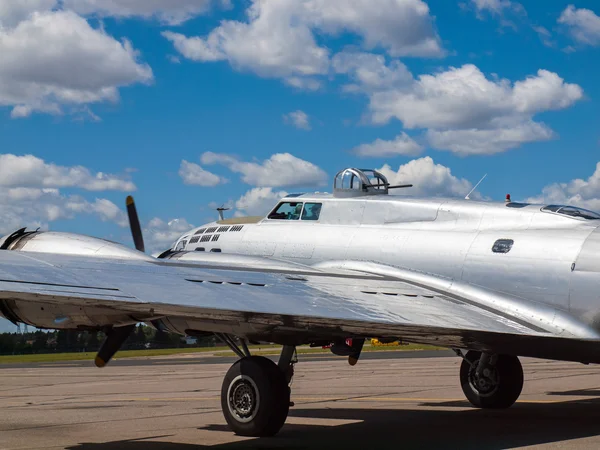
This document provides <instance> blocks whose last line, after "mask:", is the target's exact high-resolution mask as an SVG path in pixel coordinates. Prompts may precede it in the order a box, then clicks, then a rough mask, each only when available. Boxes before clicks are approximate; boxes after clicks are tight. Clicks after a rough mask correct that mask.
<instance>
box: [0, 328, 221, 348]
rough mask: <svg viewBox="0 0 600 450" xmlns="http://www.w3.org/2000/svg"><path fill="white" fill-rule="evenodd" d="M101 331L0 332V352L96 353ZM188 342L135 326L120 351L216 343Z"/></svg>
mask: <svg viewBox="0 0 600 450" xmlns="http://www.w3.org/2000/svg"><path fill="white" fill-rule="evenodd" d="M105 337H106V336H105V334H104V333H103V332H101V331H79V330H57V331H41V330H36V331H33V332H28V333H16V332H15V333H1V334H0V355H27V354H33V353H68V352H95V351H97V350H98V349H99V348H100V345H101V344H102V342H103V341H104V338H105ZM195 341H196V342H193V340H192V342H189V343H188V340H186V338H185V337H183V336H181V335H179V334H175V333H169V332H164V331H157V330H156V329H155V328H153V327H149V326H146V325H142V324H140V325H138V326H137V327H136V328H135V330H134V331H133V332H132V333H131V335H130V336H129V338H128V339H127V340H126V341H125V343H124V344H123V346H122V347H121V349H122V350H140V349H145V348H184V347H208V346H214V345H215V338H214V337H212V336H211V337H205V338H198V339H197V340H195Z"/></svg>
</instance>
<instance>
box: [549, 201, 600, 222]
mask: <svg viewBox="0 0 600 450" xmlns="http://www.w3.org/2000/svg"><path fill="white" fill-rule="evenodd" d="M542 211H544V212H552V213H556V214H562V215H563V216H569V217H575V218H578V219H585V220H598V219H600V214H598V213H596V212H594V211H589V210H587V209H583V208H578V207H576V206H564V205H547V206H544V207H543V208H542Z"/></svg>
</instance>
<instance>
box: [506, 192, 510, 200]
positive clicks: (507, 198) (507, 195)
mask: <svg viewBox="0 0 600 450" xmlns="http://www.w3.org/2000/svg"><path fill="white" fill-rule="evenodd" d="M506 201H507V202H510V201H511V200H510V194H506Z"/></svg>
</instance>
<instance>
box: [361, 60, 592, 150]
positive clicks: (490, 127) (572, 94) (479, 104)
mask: <svg viewBox="0 0 600 450" xmlns="http://www.w3.org/2000/svg"><path fill="white" fill-rule="evenodd" d="M582 97H583V89H582V88H581V87H580V86H578V85H577V84H572V83H566V82H565V81H564V80H563V79H562V78H561V77H559V76H558V75H557V74H556V73H554V72H550V71H547V70H543V69H540V70H538V72H537V74H536V75H532V76H529V77H527V78H525V79H524V80H520V81H517V82H515V83H511V82H510V81H509V80H506V79H494V78H492V79H488V78H487V77H486V76H485V75H484V74H483V73H482V72H481V71H480V70H479V68H477V67H476V66H474V65H472V64H466V65H464V66H462V67H459V68H454V67H452V68H450V69H448V70H446V71H443V72H440V73H437V74H433V75H421V76H419V77H418V79H416V80H415V81H414V82H413V83H412V84H411V85H410V86H403V87H400V88H395V89H389V90H384V91H378V92H374V93H372V94H371V95H370V103H369V109H370V113H371V119H372V120H373V122H375V123H379V124H384V123H387V122H388V121H390V120H391V119H392V118H396V119H398V120H400V121H401V122H402V124H403V125H404V127H406V128H409V129H415V128H426V129H428V133H427V136H428V137H429V138H430V144H431V145H432V146H434V147H436V148H439V149H443V150H451V151H456V152H457V153H459V154H461V155H467V154H491V153H497V152H501V151H505V150H508V149H510V148H514V147H517V146H519V145H520V144H522V143H524V142H530V141H535V140H545V139H550V138H551V137H552V136H553V133H552V132H551V131H550V130H549V129H548V128H547V127H546V126H545V125H543V124H541V123H537V122H533V116H534V115H535V114H537V113H540V112H545V111H550V110H557V109H563V108H567V107H569V106H570V105H572V104H573V103H575V102H576V101H578V100H580V99H581V98H582ZM488 139H490V140H489V141H488ZM457 149H458V150H457Z"/></svg>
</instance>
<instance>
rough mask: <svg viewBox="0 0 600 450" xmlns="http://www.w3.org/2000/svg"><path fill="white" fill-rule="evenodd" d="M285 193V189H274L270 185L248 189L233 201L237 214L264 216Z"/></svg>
mask: <svg viewBox="0 0 600 450" xmlns="http://www.w3.org/2000/svg"><path fill="white" fill-rule="evenodd" d="M287 194H288V193H287V192H286V191H274V190H273V188H270V187H257V188H253V189H250V190H249V191H248V192H246V193H245V194H244V195H242V196H241V197H240V198H239V199H238V200H237V201H236V202H235V207H236V209H237V215H238V216H240V215H247V216H264V215H266V214H267V213H268V212H269V211H271V209H273V207H274V206H275V204H276V203H277V202H278V201H279V200H280V199H281V198H283V197H285V196H286V195H287Z"/></svg>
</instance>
